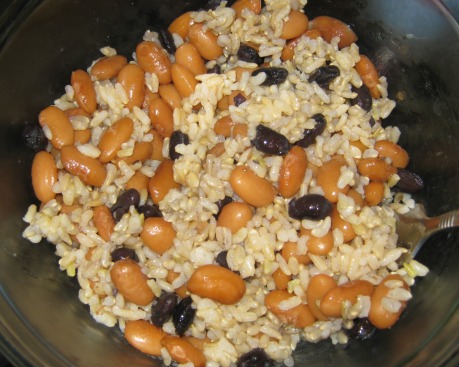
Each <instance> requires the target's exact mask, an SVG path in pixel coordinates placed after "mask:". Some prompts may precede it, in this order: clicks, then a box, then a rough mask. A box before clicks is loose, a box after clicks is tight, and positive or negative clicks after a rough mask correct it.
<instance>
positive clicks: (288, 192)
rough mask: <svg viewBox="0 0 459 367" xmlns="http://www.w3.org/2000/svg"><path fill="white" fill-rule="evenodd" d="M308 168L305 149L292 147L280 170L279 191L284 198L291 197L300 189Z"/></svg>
mask: <svg viewBox="0 0 459 367" xmlns="http://www.w3.org/2000/svg"><path fill="white" fill-rule="evenodd" d="M307 168H308V157H307V155H306V152H305V151H304V149H303V148H301V147H299V146H294V147H292V148H291V149H290V151H289V152H288V153H287V154H286V155H285V157H284V159H283V161H282V166H281V168H280V171H279V193H280V194H281V195H282V196H283V197H284V198H291V197H293V196H295V194H296V193H297V192H298V191H299V190H300V187H301V184H302V183H303V180H304V176H305V174H306V169H307Z"/></svg>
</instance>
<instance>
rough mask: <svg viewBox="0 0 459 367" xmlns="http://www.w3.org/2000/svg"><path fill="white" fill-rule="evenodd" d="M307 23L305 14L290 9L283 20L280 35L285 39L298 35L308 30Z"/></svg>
mask: <svg viewBox="0 0 459 367" xmlns="http://www.w3.org/2000/svg"><path fill="white" fill-rule="evenodd" d="M308 24H309V20H308V17H307V16H306V14H304V13H302V12H300V11H298V10H291V11H290V14H289V15H288V19H287V20H285V21H284V24H283V27H282V33H281V35H280V37H281V38H283V39H286V40H289V39H292V38H295V37H298V36H300V35H302V34H303V33H304V32H306V31H307V30H308Z"/></svg>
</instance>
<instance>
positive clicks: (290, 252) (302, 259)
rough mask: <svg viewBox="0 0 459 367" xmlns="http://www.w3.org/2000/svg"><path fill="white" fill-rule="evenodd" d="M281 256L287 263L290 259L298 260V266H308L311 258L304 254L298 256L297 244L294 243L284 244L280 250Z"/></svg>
mask: <svg viewBox="0 0 459 367" xmlns="http://www.w3.org/2000/svg"><path fill="white" fill-rule="evenodd" d="M281 255H282V257H283V258H284V259H285V261H287V262H288V260H289V259H290V258H291V257H294V258H296V259H297V260H298V263H300V264H304V265H306V264H309V263H310V262H311V258H310V257H309V255H307V254H304V255H300V254H299V251H298V244H297V243H296V242H286V243H284V246H283V247H282V250H281Z"/></svg>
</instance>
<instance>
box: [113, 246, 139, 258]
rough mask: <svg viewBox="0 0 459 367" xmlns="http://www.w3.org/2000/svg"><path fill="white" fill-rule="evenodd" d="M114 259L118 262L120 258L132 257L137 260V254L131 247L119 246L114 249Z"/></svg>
mask: <svg viewBox="0 0 459 367" xmlns="http://www.w3.org/2000/svg"><path fill="white" fill-rule="evenodd" d="M111 257H112V261H113V262H116V261H118V260H124V259H132V260H134V261H137V260H136V259H137V255H136V253H135V251H134V250H133V249H129V248H126V247H118V248H116V249H115V250H113V251H112V253H111Z"/></svg>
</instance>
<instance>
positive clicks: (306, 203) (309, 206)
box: [288, 194, 333, 220]
mask: <svg viewBox="0 0 459 367" xmlns="http://www.w3.org/2000/svg"><path fill="white" fill-rule="evenodd" d="M332 209H333V206H332V203H330V201H328V200H327V199H326V198H325V197H323V196H322V195H318V194H308V195H304V196H302V197H300V198H298V199H292V200H290V202H289V203H288V214H289V216H290V217H292V218H294V219H300V220H301V219H310V220H322V219H325V218H326V217H328V216H329V215H330V214H331V212H332Z"/></svg>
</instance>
